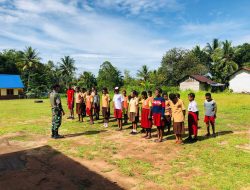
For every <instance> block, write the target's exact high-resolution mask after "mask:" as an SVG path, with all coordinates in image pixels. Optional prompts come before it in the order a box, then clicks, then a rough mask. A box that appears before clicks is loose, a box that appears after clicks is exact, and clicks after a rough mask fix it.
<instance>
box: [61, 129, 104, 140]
mask: <svg viewBox="0 0 250 190" xmlns="http://www.w3.org/2000/svg"><path fill="white" fill-rule="evenodd" d="M106 131H107V130H100V131H86V132H82V133H73V134H66V135H64V137H65V138H71V137H77V136H82V135H96V134H99V133H102V132H106Z"/></svg>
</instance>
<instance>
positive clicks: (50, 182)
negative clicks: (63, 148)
mask: <svg viewBox="0 0 250 190" xmlns="http://www.w3.org/2000/svg"><path fill="white" fill-rule="evenodd" d="M0 159H1V162H0V189H6V190H8V189H17V185H18V189H25V190H27V189H46V190H47V189H94V190H95V189H100V187H101V189H111V190H112V189H118V190H119V189H123V188H121V187H120V186H119V185H117V184H116V182H112V181H110V180H108V179H107V178H104V177H103V176H101V175H99V174H97V173H96V172H94V171H91V170H90V169H89V168H87V167H85V166H84V165H82V164H79V163H78V162H76V161H74V160H72V159H71V158H69V157H67V156H65V155H63V154H61V153H60V152H58V151H56V150H54V149H53V148H51V147H50V146H42V147H39V148H35V149H29V150H25V151H19V152H13V153H8V154H3V155H1V157H0Z"/></svg>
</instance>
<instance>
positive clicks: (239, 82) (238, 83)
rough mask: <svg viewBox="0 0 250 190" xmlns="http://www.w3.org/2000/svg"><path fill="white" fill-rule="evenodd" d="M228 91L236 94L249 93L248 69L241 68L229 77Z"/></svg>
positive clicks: (249, 78) (249, 70)
mask: <svg viewBox="0 0 250 190" xmlns="http://www.w3.org/2000/svg"><path fill="white" fill-rule="evenodd" d="M229 89H230V90H232V91H233V92H236V93H250V68H246V67H244V68H241V69H239V70H238V71H236V72H235V73H233V74H232V75H231V76H229Z"/></svg>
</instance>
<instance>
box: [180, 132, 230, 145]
mask: <svg viewBox="0 0 250 190" xmlns="http://www.w3.org/2000/svg"><path fill="white" fill-rule="evenodd" d="M232 133H233V131H219V132H216V133H215V136H213V135H210V136H208V137H207V136H205V135H203V136H198V141H189V140H188V139H185V140H184V141H183V142H184V143H186V144H192V143H196V142H199V141H204V140H208V139H210V138H216V137H219V136H223V135H228V134H232Z"/></svg>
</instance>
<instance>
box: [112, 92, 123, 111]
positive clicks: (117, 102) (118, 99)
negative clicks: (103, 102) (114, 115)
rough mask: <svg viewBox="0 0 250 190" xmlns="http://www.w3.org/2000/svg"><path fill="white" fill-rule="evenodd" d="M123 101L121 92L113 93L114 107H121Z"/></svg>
mask: <svg viewBox="0 0 250 190" xmlns="http://www.w3.org/2000/svg"><path fill="white" fill-rule="evenodd" d="M123 101H124V99H123V96H122V95H121V94H115V95H114V97H113V102H114V103H115V107H114V108H115V109H119V110H120V109H122V102H123Z"/></svg>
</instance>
